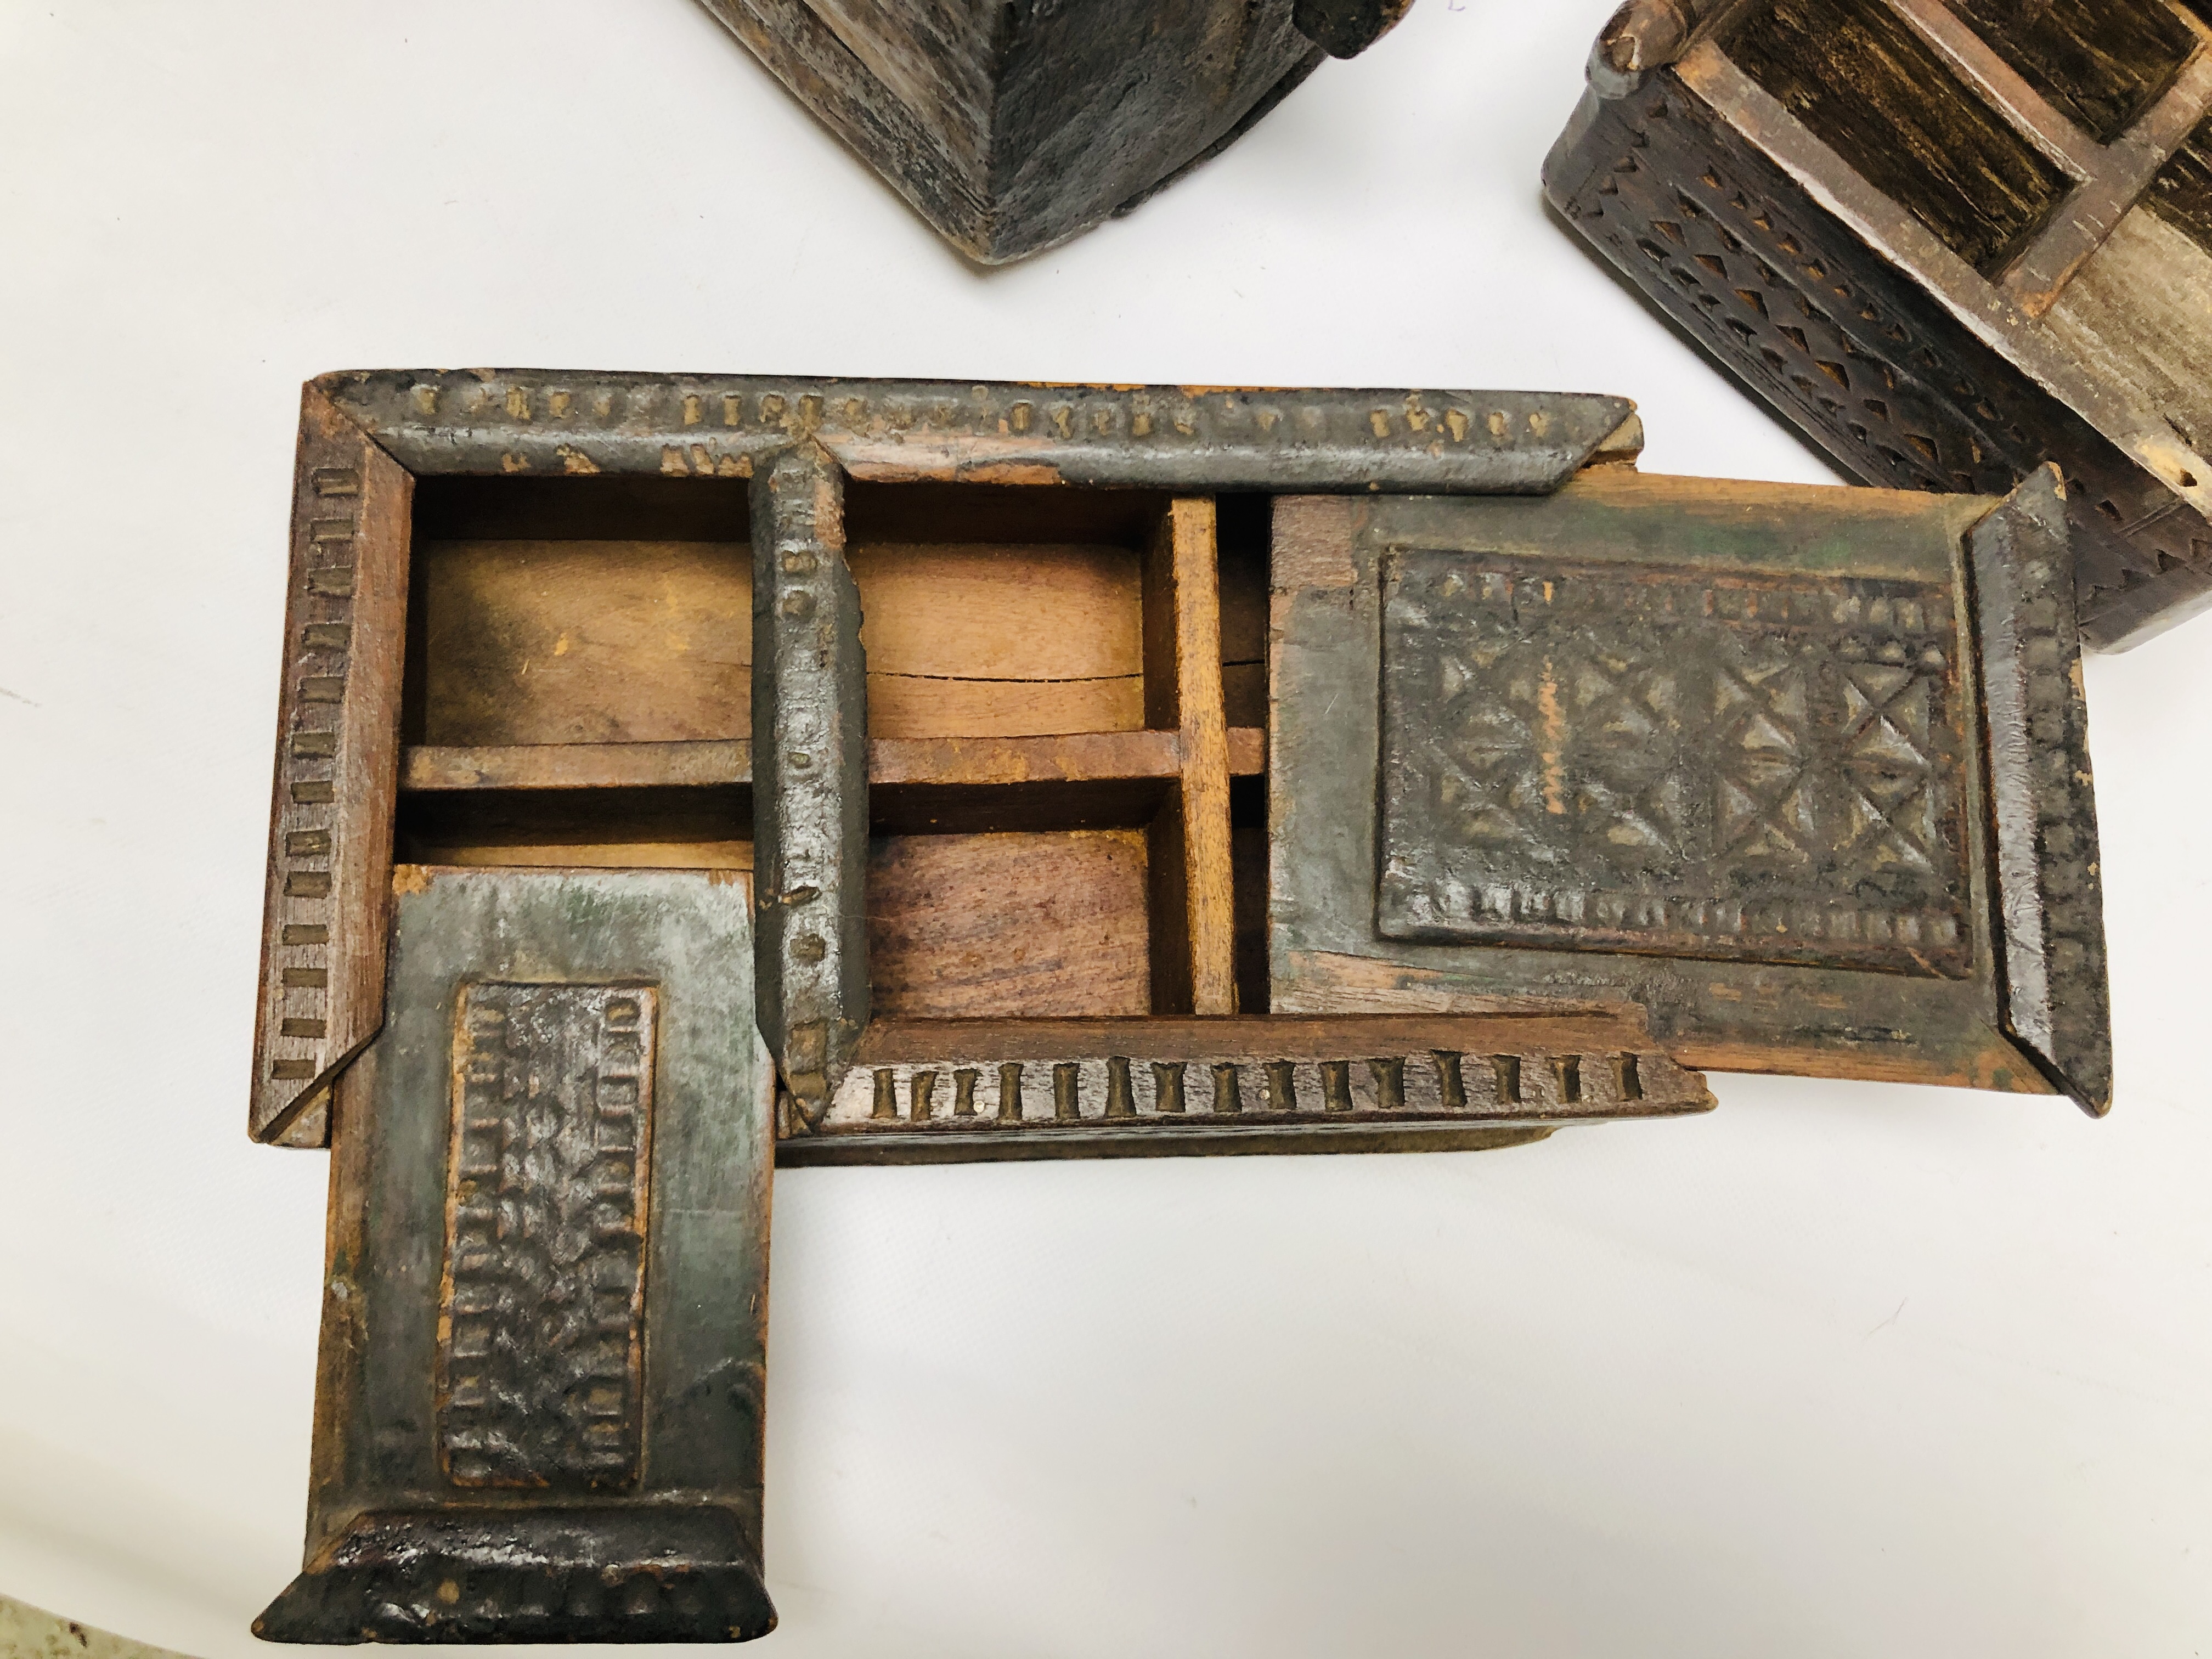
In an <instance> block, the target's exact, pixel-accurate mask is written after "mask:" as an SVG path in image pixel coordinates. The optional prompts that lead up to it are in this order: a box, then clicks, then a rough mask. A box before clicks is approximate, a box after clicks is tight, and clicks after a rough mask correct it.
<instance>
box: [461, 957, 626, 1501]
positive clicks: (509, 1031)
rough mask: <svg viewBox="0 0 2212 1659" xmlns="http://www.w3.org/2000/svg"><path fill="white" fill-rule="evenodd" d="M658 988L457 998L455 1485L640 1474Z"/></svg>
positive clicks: (517, 990) (598, 1481) (576, 988)
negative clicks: (649, 1173)
mask: <svg viewBox="0 0 2212 1659" xmlns="http://www.w3.org/2000/svg"><path fill="white" fill-rule="evenodd" d="M657 1000H658V999H657V993H656V992H655V991H654V989H653V987H650V986H643V985H619V986H616V985H505V984H479V985H470V986H466V987H464V988H463V990H462V992H461V995H460V999H459V1006H457V1008H456V1010H455V1013H454V1029H453V1147H452V1158H451V1163H450V1165H449V1178H448V1184H447V1247H446V1271H445V1279H444V1284H443V1286H442V1293H441V1304H440V1307H439V1310H438V1339H439V1340H438V1372H439V1375H438V1455H439V1460H440V1462H441V1464H442V1465H443V1467H444V1468H445V1470H446V1473H447V1477H448V1478H449V1479H451V1480H452V1481H453V1484H454V1485H456V1486H532V1487H545V1488H557V1489H566V1490H586V1489H604V1488H608V1487H618V1486H627V1485H629V1484H630V1483H632V1482H634V1481H635V1480H636V1479H637V1476H638V1473H639V1453H640V1445H639V1440H640V1428H639V1413H640V1391H641V1368H642V1350H643V1334H644V1316H645V1299H644V1298H645V1231H646V1205H647V1157H648V1152H649V1147H650V1140H651V1122H652V1109H653V1035H654V1026H655V1013H656V1009H657Z"/></svg>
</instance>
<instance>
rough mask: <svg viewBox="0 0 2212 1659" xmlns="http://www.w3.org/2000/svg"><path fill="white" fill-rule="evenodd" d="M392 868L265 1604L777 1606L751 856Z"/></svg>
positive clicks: (448, 1634) (573, 1634)
mask: <svg viewBox="0 0 2212 1659" xmlns="http://www.w3.org/2000/svg"><path fill="white" fill-rule="evenodd" d="M395 885H396V887H397V894H396V898H395V901H394V917H393V924H392V949H391V985H390V991H391V1002H390V1009H389V1018H388V1019H387V1020H386V1024H385V1026H384V1029H383V1030H381V1031H380V1033H379V1034H378V1036H377V1037H376V1039H375V1040H374V1042H371V1043H370V1044H369V1045H368V1048H366V1049H365V1050H364V1052H363V1053H362V1055H361V1057H360V1058H359V1059H358V1060H356V1061H355V1063H354V1064H353V1065H352V1066H349V1067H348V1068H347V1070H346V1071H345V1072H344V1073H343V1074H342V1075H341V1076H340V1078H339V1079H338V1081H337V1088H336V1090H335V1092H334V1101H335V1115H334V1131H333V1136H332V1147H331V1152H332V1158H333V1160H334V1164H335V1168H334V1170H333V1175H332V1181H331V1225H330V1234H329V1238H330V1262H329V1267H328V1284H327V1287H326V1292H325V1300H324V1304H323V1306H324V1319H323V1341H322V1346H321V1366H320V1373H319V1378H318V1383H317V1389H316V1411H315V1437H314V1455H313V1475H312V1481H311V1485H310V1488H309V1504H308V1516H307V1549H306V1551H305V1562H304V1565H303V1568H302V1571H301V1573H300V1575H299V1577H297V1578H296V1579H295V1580H294V1581H293V1583H292V1584H291V1585H290V1587H289V1588H288V1589H286V1590H285V1591H284V1592H283V1594H282V1595H279V1596H278V1597H277V1598H276V1601H274V1602H273V1603H271V1604H270V1607H269V1609H268V1611H267V1612H265V1613H264V1614H263V1615H262V1617H261V1619H260V1620H259V1621H258V1622H257V1624H256V1626H255V1630H256V1632H257V1633H258V1634H259V1635H261V1636H262V1637H264V1638H266V1639H270V1640H275V1641H291V1642H318V1643H320V1642H359V1641H364V1640H367V1641H408V1642H426V1641H484V1642H493V1641H500V1642H516V1641H533V1640H568V1641H580V1640H600V1641H730V1640H742V1639H744V1638H747V1637H751V1636H757V1635H761V1634H763V1633H764V1632H767V1631H768V1630H769V1629H771V1628H772V1627H773V1626H774V1624H775V1612H774V1609H773V1608H772V1607H770V1605H769V1597H768V1594H767V1590H766V1589H765V1587H764V1585H763V1583H762V1579H761V1474H762V1457H763V1442H762V1413H763V1401H764V1398H765V1392H766V1348H765V1342H766V1334H767V1311H766V1310H767V1294H768V1215H769V1177H770V1172H771V1170H772V1168H773V1160H774V1157H775V1133H774V1126H773V1118H772V1113H773V1099H774V1073H773V1068H772V1066H771V1063H770V1061H769V1056H768V1054H767V1052H766V1050H765V1049H764V1048H763V1046H762V1043H761V1040H760V1036H759V1032H758V1030H757V1028H756V1026H755V1024H754V998H753V953H752V917H751V912H752V903H751V888H750V883H749V882H748V880H747V879H746V878H744V876H742V875H732V874H728V873H725V872H708V871H676V870H494V869H481V870H450V869H448V870H428V869H425V868H423V867H422V866H400V868H399V870H398V872H397V880H396V883H395Z"/></svg>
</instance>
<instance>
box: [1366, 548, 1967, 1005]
mask: <svg viewBox="0 0 2212 1659" xmlns="http://www.w3.org/2000/svg"><path fill="white" fill-rule="evenodd" d="M1385 572H1386V584H1385V592H1384V609H1383V800H1382V848H1381V854H1382V870H1381V878H1380V883H1379V890H1378V897H1377V906H1376V922H1377V927H1378V928H1379V930H1380V931H1381V933H1383V935H1384V936H1385V937H1388V938H1396V939H1431V940H1437V941H1457V942H1468V941H1473V942H1492V943H1498V944H1513V943H1522V944H1530V945H1545V946H1547V947H1550V948H1554V949H1556V948H1559V947H1561V946H1567V947H1580V948H1586V949H1594V950H1611V951H1622V950H1625V951H1652V952H1664V953H1666V954H1668V955H1670V956H1683V955H1686V956H1696V957H1723V958H1727V959H1731V960H1754V961H1774V962H1799V963H1802V962H1807V961H1814V962H1833V963H1837V964H1838V966H1849V967H1855V968H1881V969H1891V970H1893V971H1897V972H1902V973H1921V974H1940V975H1965V974H1966V973H1968V972H1969V971H1971V969H1972V928H1971V927H1970V925H1969V917H1968V915H1967V910H1966V902H1967V900H1966V896H1967V883H1966V874H1965V870H1966V849H1965V842H1964V839H1963V836H1964V829H1963V824H1964V816H1963V801H1964V797H1965V792H1966V774H1965V757H1966V753H1967V752H1968V750H1967V746H1966V738H1965V727H1964V719H1965V713H1964V698H1963V695H1962V693H1961V690H1960V683H1959V671H1958V659H1959V637H1958V621H1957V617H1956V616H1955V614H1954V611H1953V608H1952V605H1951V601H1950V597H1949V593H1948V590H1947V589H1945V588H1944V587H1942V586H1932V585H1929V584H1925V583H1919V582H1911V581H1898V580H1878V579H1869V578H1857V577H1851V578H1846V577H1828V578H1821V579H1808V578H1800V577H1778V576H1769V575H1735V574H1726V575H1723V574H1719V573H1717V572H1715V571H1713V570H1711V569H1703V570H1687V569H1655V568H1650V567H1644V566H1637V567H1632V568H1624V567H1622V566H1619V565H1614V566H1603V565H1599V566H1589V567H1581V566H1572V567H1571V566H1565V565H1562V564H1560V563H1559V562H1551V561H1547V562H1545V563H1544V564H1543V565H1542V566H1541V567H1539V566H1537V565H1535V564H1534V562H1530V561H1527V560H1522V559H1516V558H1513V557H1510V556H1505V555H1501V554H1467V553H1438V552H1430V551H1424V550H1393V551H1392V552H1391V553H1390V554H1389V556H1388V558H1387V560H1386V564H1385Z"/></svg>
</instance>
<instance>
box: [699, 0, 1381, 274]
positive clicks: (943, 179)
mask: <svg viewBox="0 0 2212 1659" xmlns="http://www.w3.org/2000/svg"><path fill="white" fill-rule="evenodd" d="M1409 3H1410V0H1296V3H1295V5H1294V4H1293V3H1292V0H1201V3H1173V0H1076V3H1071V4H1066V5H1060V6H1042V7H1036V6H1006V7H990V6H963V5H957V4H951V3H946V0H706V4H707V7H708V10H710V11H712V12H713V13H714V15H715V16H717V17H719V18H720V20H721V21H723V23H724V24H726V26H727V27H729V29H730V31H731V32H732V33H734V34H735V35H736V36H737V37H738V39H739V40H742V41H744V44H745V46H747V47H748V48H749V49H750V51H751V52H753V53H754V54H755V55H756V56H757V57H758V58H760V59H761V61H762V62H763V64H767V65H768V67H769V70H772V71H773V72H774V73H775V76H776V78H777V79H778V80H780V81H781V82H783V83H784V85H785V86H786V87H787V88H790V90H791V92H792V94H793V96H795V97H797V98H798V99H799V101H800V102H801V103H803V104H805V106H807V108H808V109H810V110H811V111H812V112H814V114H815V115H816V116H817V118H820V119H821V120H822V121H823V123H824V124H825V125H828V126H829V129H830V131H833V132H835V133H836V135H837V136H838V137H840V138H841V139H842V140H843V141H844V142H845V143H847V144H848V145H849V146H851V148H852V149H854V150H855V151H856V152H858V154H859V155H860V156H861V157H862V159H864V160H865V161H867V162H868V164H869V165H870V166H872V167H874V168H875V169H876V171H877V172H878V173H880V174H881V175H882V176H883V178H884V180H885V182H887V183H888V184H890V186H891V187H892V188H893V189H894V190H896V191H898V192H899V194H900V195H902V196H903V197H905V198H906V199H907V201H908V204H910V205H912V206H913V208H914V209H915V211H916V212H918V213H920V214H921V216H922V217H923V218H925V219H927V221H928V222H930V223H931V224H932V225H933V226H934V227H935V228H937V230H938V232H939V234H941V235H943V236H944V237H945V239H946V240H949V241H951V243H952V244H953V245H954V246H956V247H958V248H959V249H960V250H961V251H962V252H964V253H966V254H968V255H969V257H970V258H975V259H978V260H981V261H982V262H983V263H985V264H1000V263H1002V262H1005V261H1007V260H1012V259H1018V258H1022V257H1024V255H1026V254H1030V253H1034V252H1037V251H1038V250H1040V249H1042V248H1046V247H1049V246H1052V245H1053V244H1054V243H1056V242H1061V241H1065V240H1067V239H1068V238H1069V237H1071V236H1074V235H1077V234H1080V233H1081V232H1083V231H1085V230H1087V229H1089V228H1091V226H1092V225H1095V224H1097V222H1099V221H1100V220H1102V219H1104V218H1106V217H1108V216H1109V215H1111V214H1114V213H1116V212H1125V211H1127V210H1128V209H1130V208H1132V207H1133V206H1135V205H1136V204H1137V203H1139V201H1141V200H1143V199H1144V198H1145V197H1147V196H1149V195H1151V194H1152V192H1153V191H1157V190H1158V189H1161V188H1162V187H1164V185H1166V184H1168V183H1170V182H1171V181H1172V180H1173V179H1175V178H1176V177H1177V176H1179V175H1180V173H1182V172H1183V171H1184V170H1186V169H1188V167H1192V166H1194V165H1195V164H1196V163H1198V162H1199V161H1203V160H1205V159H1206V157H1207V156H1209V155H1213V154H1216V153H1217V152H1218V151H1219V150H1220V149H1223V148H1225V146H1226V145H1228V144H1229V143H1232V142H1234V141H1235V140H1236V139H1237V137H1240V136H1241V135H1242V134H1243V132H1244V131H1246V129H1248V128H1249V126H1250V125H1252V124H1253V123H1254V122H1255V121H1257V120H1258V119H1259V118H1261V116H1263V115H1265V114H1266V113H1267V112H1268V111H1269V110H1270V109H1272V108H1273V107H1274V106H1275V105H1276V103H1277V102H1279V100H1281V99H1282V98H1283V97H1284V96H1285V94H1288V93H1289V92H1290V91H1291V89H1292V88H1295V87H1296V86H1297V84H1298V82H1301V81H1303V80H1304V78H1305V77H1306V76H1308V75H1310V74H1311V73H1312V72H1313V70H1314V69H1315V68H1316V66H1317V65H1318V64H1320V62H1321V61H1322V55H1323V52H1328V53H1331V54H1334V56H1336V57H1340V58H1349V57H1352V56H1353V55H1355V54H1356V53H1358V52H1362V51H1364V50H1365V49H1366V48H1367V47H1368V46H1370V45H1371V44H1373V42H1374V41H1375V40H1376V39H1377V38H1379V37H1380V36H1381V35H1382V34H1383V33H1384V32H1385V31H1387V30H1388V29H1389V27H1390V26H1391V25H1392V24H1394V23H1395V22H1396V21H1398V19H1399V17H1400V16H1401V15H1403V14H1404V12H1405V11H1406V9H1407V5H1408V4H1409Z"/></svg>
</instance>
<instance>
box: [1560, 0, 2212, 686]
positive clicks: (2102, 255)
mask: <svg viewBox="0 0 2212 1659" xmlns="http://www.w3.org/2000/svg"><path fill="white" fill-rule="evenodd" d="M1589 83H1590V84H1589V94H1588V95H1587V96H1586V97H1585V98H1584V100H1583V105H1582V107H1581V109H1580V110H1579V111H1578V112H1577V114H1576V116H1575V118H1574V119H1573V121H1572V122H1571V124H1570V125H1569V126H1568V129H1567V131H1565V134H1564V135H1563V136H1562V137H1560V139H1559V143H1558V144H1557V145H1556V146H1555V147H1554V149H1553V152H1552V155H1551V157H1550V159H1549V161H1547V163H1546V165H1545V170H1544V172H1545V180H1546V185H1547V191H1548V192H1549V194H1550V197H1551V200H1552V202H1553V205H1555V206H1556V207H1557V208H1558V209H1559V211H1560V212H1561V213H1562V214H1563V215H1564V216H1565V217H1566V219H1567V221H1568V222H1569V223H1570V224H1571V225H1572V226H1573V227H1574V228H1575V229H1576V230H1577V232H1578V233H1580V234H1582V235H1583V236H1584V237H1586V238H1587V239H1589V241H1590V242H1591V243H1592V244H1593V245H1594V246H1595V247H1596V248H1598V249H1599V250H1600V251H1601V252H1603V253H1604V254H1605V256H1606V257H1607V258H1609V259H1610V260H1612V261H1613V263H1614V264H1616V265H1618V266H1619V267H1620V270H1621V271H1622V273H1623V274H1624V275H1625V276H1626V277H1627V278H1628V280H1629V281H1631V282H1632V283H1634V284H1635V285H1636V286H1637V287H1638V288H1639V289H1642V290H1643V291H1644V293H1645V294H1646V295H1648V296H1649V297H1650V299H1651V300H1652V301H1654V302H1655V303H1656V304H1657V305H1659V306H1660V307H1662V308H1663V309H1664V310H1665V311H1666V312H1667V313H1668V314H1669V315H1670V316H1671V317H1673V318H1674V320H1675V321H1676V322H1677V323H1678V324H1680V325H1681V327H1682V328H1683V329H1684V330H1685V331H1687V332H1688V333H1689V334H1690V335H1691V336H1692V337H1693V338H1694V339H1696V340H1697V341H1698V342H1699V343H1700V344H1701V345H1703V346H1704V347H1705V349H1707V350H1709V351H1710V352H1711V353H1712V354H1713V356H1715V357H1716V358H1717V359H1718V360H1719V362H1721V363H1722V364H1723V367H1725V368H1727V369H1728V370H1729V373H1731V374H1734V375H1735V377H1736V378H1738V379H1739V380H1741V381H1742V382H1743V383H1744V385H1745V386H1747V387H1749V388H1750V389H1751V390H1753V391H1754V392H1757V393H1759V395H1760V396H1761V397H1763V398H1765V399H1766V400H1767V401H1768V402H1770V403H1771V404H1773V405H1774V407H1775V408H1776V409H1777V410H1778V411H1779V412H1780V413H1781V414H1782V415H1783V416H1785V417H1786V418H1788V419H1789V420H1790V421H1792V422H1795V423H1796V425H1797V426H1798V427H1799V428H1802V430H1803V431H1804V433H1805V434H1806V435H1807V436H1808V437H1809V438H1811V439H1812V440H1813V441H1814V442H1815V443H1816V444H1818V445H1820V447H1821V448H1823V449H1825V450H1826V452H1827V453H1828V454H1829V455H1830V456H1832V458H1833V459H1834V460H1835V462H1836V464H1837V465H1838V466H1839V467H1841V468H1842V469H1843V470H1844V471H1845V472H1846V473H1847V474H1849V475H1850V476H1852V477H1857V478H1859V479H1861V480H1863V482H1865V483H1870V484H1876V485H1881V486H1884V487H1887V488H1894V489H1925V490H1951V491H1958V492H1960V493H1963V494H1966V495H1988V494H2002V493H2004V492H2005V491H2007V490H2009V489H2013V488H2015V486H2016V485H2018V484H2019V483H2020V482H2021V480H2022V479H2024V478H2026V477H2028V476H2029V475H2030V474H2031V473H2033V471H2035V470H2036V469H2037V468H2039V467H2040V466H2042V465H2044V464H2045V462H2056V463H2057V464H2058V465H2060V467H2061V468H2062V469H2063V472H2064V475H2065V477H2066V481H2067V511H2068V515H2069V519H2070V520H2071V521H2072V524H2073V527H2074V539H2075V547H2076V552H2077V586H2078V588H2079V593H2078V602H2079V610H2080V617H2081V630H2082V637H2083V638H2084V640H2085V641H2087V643H2088V644H2089V645H2090V646H2091V647H2097V648H2104V649H2118V648H2122V647H2125V646H2127V645H2129V644H2130V643H2133V642H2135V641H2139V640H2142V639H2146V638H2148V637H2149V636H2150V635H2154V634H2155V633H2157V632H2159V631H2160V630H2161V629H2166V628H2169V627H2171V626H2172V625H2173V624H2174V623H2177V622H2179V621H2181V620H2183V619H2184V618H2185V617H2189V616H2191V614H2193V613H2194V612H2195V611H2197V610H2199V609H2201V608H2203V606H2204V605H2206V604H2207V603H2208V602H2212V399H2208V396H2207V392H2206V388H2207V386H2208V385H2212V6H2208V5H2207V4H2206V3H2205V0H2033V3H2027V0H1632V3H1629V4H1626V5H1623V6H1622V7H1621V8H1620V10H1619V12H1617V13H1616V14H1615V15H1614V16H1613V20H1612V21H1611V22H1609V23H1608V24H1607V27H1606V29H1605V32H1604V33H1603V35H1602V37H1601V39H1600V40H1599V41H1598V43H1597V46H1596V48H1595V51H1594V52H1593V53H1592V55H1591V58H1590V65H1589Z"/></svg>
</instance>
